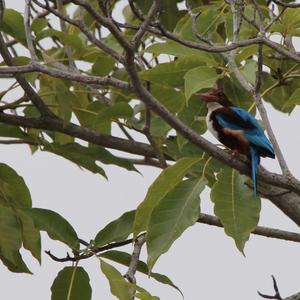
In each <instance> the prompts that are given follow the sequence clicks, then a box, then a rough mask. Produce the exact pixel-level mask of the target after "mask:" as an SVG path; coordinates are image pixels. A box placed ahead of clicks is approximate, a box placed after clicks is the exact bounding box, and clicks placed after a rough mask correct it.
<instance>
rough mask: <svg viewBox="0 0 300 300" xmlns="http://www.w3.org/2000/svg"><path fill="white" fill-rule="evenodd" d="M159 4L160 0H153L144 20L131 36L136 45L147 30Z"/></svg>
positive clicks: (157, 10)
mask: <svg viewBox="0 0 300 300" xmlns="http://www.w3.org/2000/svg"><path fill="white" fill-rule="evenodd" d="M160 6H161V0H154V1H153V4H152V6H151V8H150V10H149V13H148V15H147V17H146V18H145V20H144V22H143V23H142V24H141V25H140V28H139V30H138V31H137V32H136V34H135V35H134V37H133V38H132V44H133V45H134V46H135V47H137V46H138V45H139V44H140V43H141V40H142V38H143V36H144V35H145V33H146V32H147V30H148V27H149V26H150V24H151V22H153V21H154V19H155V17H156V15H157V13H158V12H159V9H160Z"/></svg>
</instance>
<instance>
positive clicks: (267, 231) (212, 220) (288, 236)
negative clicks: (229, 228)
mask: <svg viewBox="0 0 300 300" xmlns="http://www.w3.org/2000/svg"><path fill="white" fill-rule="evenodd" d="M197 222H198V223H202V224H207V225H212V226H217V227H222V228H223V225H222V223H221V222H220V220H219V219H218V218H217V217H214V216H211V215H207V214H203V213H201V214H200V217H199V219H198V221H197ZM251 233H252V234H256V235H261V236H264V237H268V238H273V239H280V240H285V241H291V242H297V243H300V234H299V233H296V232H290V231H285V230H280V229H275V228H269V227H263V226H257V227H256V228H255V229H254V230H253V231H252V232H251Z"/></svg>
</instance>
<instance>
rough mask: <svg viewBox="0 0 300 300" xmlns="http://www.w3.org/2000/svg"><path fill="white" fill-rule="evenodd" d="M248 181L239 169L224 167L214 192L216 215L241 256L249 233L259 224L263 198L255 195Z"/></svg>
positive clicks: (213, 189) (213, 199)
mask: <svg viewBox="0 0 300 300" xmlns="http://www.w3.org/2000/svg"><path fill="white" fill-rule="evenodd" d="M246 180H247V177H246V176H243V175H241V174H240V173H239V172H237V171H236V170H233V169H230V168H224V169H223V170H222V171H221V172H220V173H219V174H218V181H217V182H216V183H215V184H214V186H213V188H212V191H211V199H212V201H213V202H214V204H215V207H214V211H215V214H216V216H217V217H218V218H219V219H220V221H221V222H222V224H223V226H224V230H225V233H226V234H227V235H229V236H230V237H232V238H233V239H234V241H235V244H236V246H237V248H238V249H239V250H240V251H241V252H242V253H244V252H243V251H244V247H245V243H246V241H247V240H248V239H249V236H250V233H251V232H252V231H253V230H254V229H255V228H256V226H257V224H258V220H259V213H260V206H261V201H260V198H259V197H254V196H253V191H252V190H251V189H250V188H249V187H248V186H247V185H246V184H245V182H246Z"/></svg>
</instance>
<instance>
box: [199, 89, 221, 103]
mask: <svg viewBox="0 0 300 300" xmlns="http://www.w3.org/2000/svg"><path fill="white" fill-rule="evenodd" d="M195 95H196V96H199V97H200V98H201V100H203V101H205V102H217V100H218V97H217V96H216V95H214V94H212V92H211V90H209V91H207V92H206V93H196V94H195Z"/></svg>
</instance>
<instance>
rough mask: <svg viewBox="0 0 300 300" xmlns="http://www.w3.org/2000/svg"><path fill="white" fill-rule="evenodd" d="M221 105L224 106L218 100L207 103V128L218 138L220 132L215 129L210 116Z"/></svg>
mask: <svg viewBox="0 0 300 300" xmlns="http://www.w3.org/2000/svg"><path fill="white" fill-rule="evenodd" d="M221 107H222V105H221V104H219V103H218V102H208V103H207V109H208V112H207V115H206V125H207V129H208V130H209V131H210V132H211V133H212V135H213V136H214V137H215V138H216V139H219V138H218V132H217V131H216V130H215V129H214V127H213V122H212V120H211V119H210V116H211V114H212V112H213V111H215V110H216V109H218V108H221Z"/></svg>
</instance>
